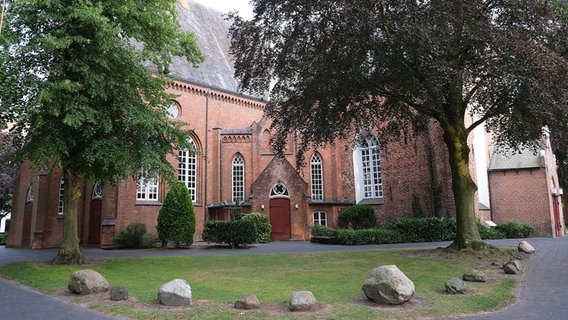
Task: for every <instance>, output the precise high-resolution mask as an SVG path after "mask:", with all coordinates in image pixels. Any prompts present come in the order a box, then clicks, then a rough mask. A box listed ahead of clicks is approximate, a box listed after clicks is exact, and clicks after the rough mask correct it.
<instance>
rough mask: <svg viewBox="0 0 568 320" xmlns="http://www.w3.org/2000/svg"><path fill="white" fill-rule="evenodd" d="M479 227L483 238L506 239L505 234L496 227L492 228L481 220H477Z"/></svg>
mask: <svg viewBox="0 0 568 320" xmlns="http://www.w3.org/2000/svg"><path fill="white" fill-rule="evenodd" d="M477 228H478V229H479V235H480V236H481V239H483V240H496V239H504V238H505V234H504V233H503V232H501V231H499V230H497V229H496V228H490V227H488V226H486V225H484V224H483V223H481V221H479V220H478V221H477Z"/></svg>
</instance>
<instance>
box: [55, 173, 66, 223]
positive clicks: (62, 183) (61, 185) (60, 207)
mask: <svg viewBox="0 0 568 320" xmlns="http://www.w3.org/2000/svg"><path fill="white" fill-rule="evenodd" d="M64 189H65V180H63V177H61V180H59V204H58V205H57V214H58V215H63V191H64Z"/></svg>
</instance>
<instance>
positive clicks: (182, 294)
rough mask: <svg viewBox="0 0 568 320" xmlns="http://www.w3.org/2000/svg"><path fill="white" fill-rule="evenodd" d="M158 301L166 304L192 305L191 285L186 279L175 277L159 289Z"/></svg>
mask: <svg viewBox="0 0 568 320" xmlns="http://www.w3.org/2000/svg"><path fill="white" fill-rule="evenodd" d="M158 302H159V303H160V304H163V305H165V306H190V305H191V303H192V299H191V287H190V286H189V283H187V281H185V280H184V279H174V280H172V281H170V282H168V283H166V284H163V285H162V286H161V287H160V290H158Z"/></svg>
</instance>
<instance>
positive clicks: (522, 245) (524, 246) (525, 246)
mask: <svg viewBox="0 0 568 320" xmlns="http://www.w3.org/2000/svg"><path fill="white" fill-rule="evenodd" d="M518 249H519V251H520V252H524V253H529V254H531V253H534V252H535V249H534V247H533V246H531V245H530V243H528V242H526V241H525V240H523V241H521V242H519V247H518Z"/></svg>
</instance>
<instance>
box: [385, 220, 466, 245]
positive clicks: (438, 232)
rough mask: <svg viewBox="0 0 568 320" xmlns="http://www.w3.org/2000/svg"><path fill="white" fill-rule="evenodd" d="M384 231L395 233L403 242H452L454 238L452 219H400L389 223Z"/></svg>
mask: <svg viewBox="0 0 568 320" xmlns="http://www.w3.org/2000/svg"><path fill="white" fill-rule="evenodd" d="M386 229H390V230H393V231H397V232H398V233H399V234H401V235H402V237H403V240H404V242H433V241H447V240H452V239H454V238H455V236H456V220H455V219H454V218H436V217H432V218H401V219H396V220H393V221H391V222H390V223H389V224H388V225H387V227H386Z"/></svg>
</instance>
